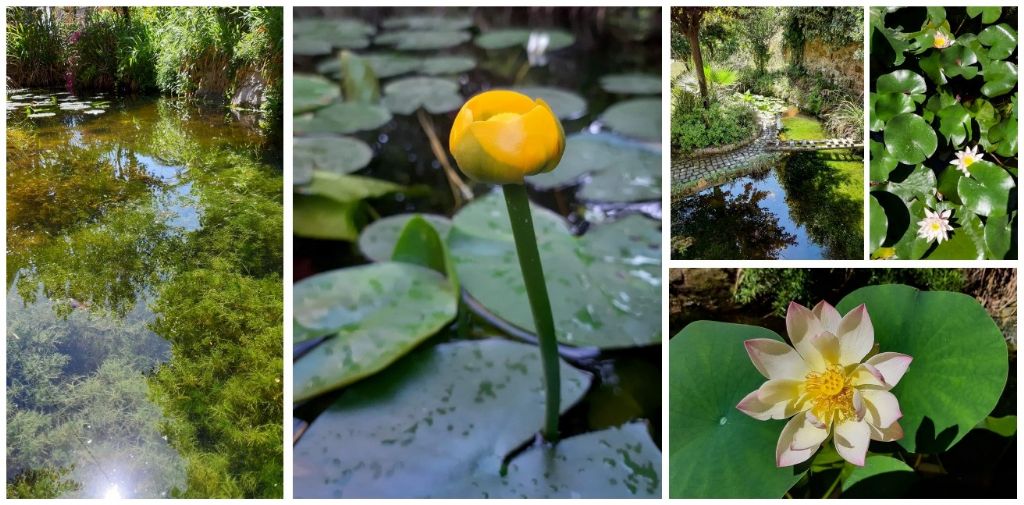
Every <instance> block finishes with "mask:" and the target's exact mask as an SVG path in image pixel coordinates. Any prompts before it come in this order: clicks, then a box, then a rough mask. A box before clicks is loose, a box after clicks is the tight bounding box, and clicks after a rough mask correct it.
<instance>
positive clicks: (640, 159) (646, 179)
mask: <svg viewBox="0 0 1024 505" xmlns="http://www.w3.org/2000/svg"><path fill="white" fill-rule="evenodd" d="M584 176H586V177H584ZM526 181H527V182H528V183H529V184H530V185H531V186H534V187H537V188H540V189H553V188H559V187H563V186H568V185H571V184H576V183H579V182H581V181H582V188H581V189H580V191H579V193H578V196H579V197H580V198H582V199H584V200H587V201H599V202H638V201H649V200H660V199H661V153H660V152H659V151H656V150H652V149H650V148H649V147H646V146H644V145H639V144H637V143H635V142H630V141H625V140H622V139H620V138H618V137H616V136H614V135H606V134H597V135H593V134H587V133H579V134H576V135H571V136H570V137H569V138H568V139H566V141H565V153H564V154H563V155H562V161H561V162H560V163H559V164H558V167H557V168H556V169H555V170H552V171H550V172H548V173H545V174H540V175H534V176H530V177H527V178H526Z"/></svg>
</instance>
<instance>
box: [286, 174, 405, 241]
mask: <svg viewBox="0 0 1024 505" xmlns="http://www.w3.org/2000/svg"><path fill="white" fill-rule="evenodd" d="M401 189H402V187H401V186H399V185H397V184H395V183H392V182H388V181H382V180H379V179H373V178H371V177H360V176H357V175H342V174H335V173H331V172H313V175H312V178H311V180H310V182H309V184H305V185H302V186H297V187H296V188H295V201H294V212H293V218H292V225H293V227H294V233H295V235H297V236H300V237H307V238H319V239H327V240H355V239H356V238H357V237H358V236H359V228H360V227H361V225H362V224H364V222H365V220H366V209H365V205H364V204H363V200H365V199H367V198H374V197H379V196H383V195H386V194H388V193H394V192H396V191H401Z"/></svg>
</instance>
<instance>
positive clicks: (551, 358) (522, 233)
mask: <svg viewBox="0 0 1024 505" xmlns="http://www.w3.org/2000/svg"><path fill="white" fill-rule="evenodd" d="M502 189H503V190H504V191H505V204H506V205H507V206H508V217H509V221H511V223H512V235H513V237H515V241H516V252H517V253H518V256H519V268H520V269H521V270H522V271H523V281H524V282H525V283H526V295H527V296H528V297H529V299H530V311H531V312H532V313H533V323H534V326H536V328H537V339H538V340H539V341H540V357H541V362H542V363H543V365H544V383H545V386H546V388H547V395H546V396H545V398H546V400H547V406H546V409H545V412H544V413H545V415H544V420H545V422H544V426H545V427H544V438H545V439H547V441H548V442H557V441H558V410H559V404H560V403H561V399H560V398H559V397H560V396H561V391H562V390H561V387H560V382H561V379H559V372H560V370H559V364H558V341H557V340H556V338H555V321H554V317H553V316H552V315H551V301H550V300H549V299H548V288H547V285H546V284H545V283H544V268H543V266H542V265H541V262H540V252H539V251H538V250H537V236H536V235H535V234H534V231H533V216H532V215H531V214H530V200H529V199H528V198H527V197H526V186H525V185H523V184H505V185H504V186H502Z"/></svg>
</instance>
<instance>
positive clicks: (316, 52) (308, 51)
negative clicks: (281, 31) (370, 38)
mask: <svg viewBox="0 0 1024 505" xmlns="http://www.w3.org/2000/svg"><path fill="white" fill-rule="evenodd" d="M367 44H369V42H367ZM333 50H334V48H333V47H331V44H330V43H328V42H326V41H323V40H314V39H298V38H297V39H295V41H294V42H292V54H294V55H296V56H325V55H328V54H331V52H332V51H333Z"/></svg>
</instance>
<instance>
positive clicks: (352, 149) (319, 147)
mask: <svg viewBox="0 0 1024 505" xmlns="http://www.w3.org/2000/svg"><path fill="white" fill-rule="evenodd" d="M372 159H373V149H370V146H368V145H366V142H363V141H362V140H359V139H357V138H352V137H297V138H295V139H293V140H292V160H293V165H294V170H295V184H306V183H308V182H309V181H310V180H312V177H313V171H316V170H319V171H323V172H334V173H338V174H348V173H352V172H355V171H356V170H359V169H361V168H363V167H365V166H366V165H367V164H368V163H370V160H372ZM300 176H301V177H300Z"/></svg>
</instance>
